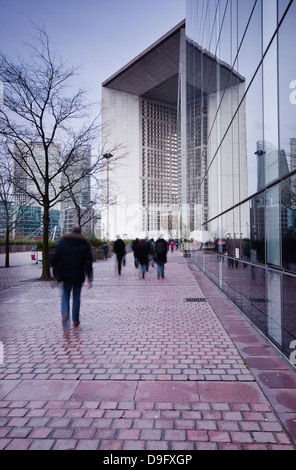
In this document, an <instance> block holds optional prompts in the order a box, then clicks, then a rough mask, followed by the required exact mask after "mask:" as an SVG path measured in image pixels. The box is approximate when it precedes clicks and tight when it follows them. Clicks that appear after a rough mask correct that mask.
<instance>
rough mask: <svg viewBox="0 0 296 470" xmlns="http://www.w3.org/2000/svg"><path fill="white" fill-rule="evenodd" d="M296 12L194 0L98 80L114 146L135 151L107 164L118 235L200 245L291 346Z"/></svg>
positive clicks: (209, 271)
mask: <svg viewBox="0 0 296 470" xmlns="http://www.w3.org/2000/svg"><path fill="white" fill-rule="evenodd" d="M295 17H296V0H294V1H288V0H270V1H268V2H267V1H265V0H250V1H248V2H246V1H245V0H233V1H232V2H226V1H217V0H207V1H206V2H205V1H204V0H186V19H185V20H184V21H183V22H181V23H180V24H179V25H177V26H176V27H175V28H173V29H172V30H171V31H169V32H168V33H167V34H166V35H165V36H163V37H162V38H161V39H159V40H158V41H156V42H155V43H154V44H153V45H152V46H150V47H149V48H148V49H147V50H146V51H144V52H143V53H142V54H140V55H139V56H138V57H136V58H135V59H133V60H132V61H131V62H130V63H129V64H127V65H126V66H124V67H123V68H122V69H120V70H119V71H118V72H116V73H115V74H114V75H113V76H112V77H110V78H109V79H107V80H106V81H105V82H104V83H103V87H102V96H103V123H107V122H108V124H109V126H110V133H109V136H108V140H107V142H104V144H105V146H106V149H107V148H114V144H115V143H116V142H120V143H122V144H125V145H126V148H127V149H128V151H129V155H128V157H127V159H126V161H125V162H124V164H121V165H120V166H119V167H118V168H115V169H114V171H113V172H112V175H110V180H109V185H110V186H109V188H110V191H113V192H114V193H115V194H116V195H117V196H118V205H117V206H114V207H112V208H109V209H110V211H105V214H106V212H108V215H109V220H110V227H108V228H109V229H110V230H109V232H110V234H111V238H115V237H116V235H118V234H119V235H126V236H127V237H129V238H135V237H141V236H145V235H147V236H149V237H152V236H154V237H155V236H158V234H159V233H162V234H164V235H165V236H167V237H169V236H171V235H174V237H178V238H181V239H182V240H183V241H185V240H186V241H189V243H190V242H194V243H192V247H193V246H194V247H197V248H199V249H197V250H195V251H194V250H192V253H191V261H192V262H194V263H195V264H196V265H197V266H198V267H199V268H200V269H201V270H202V271H203V272H204V273H205V274H206V275H207V276H208V277H209V278H210V279H211V280H212V281H213V282H214V283H215V284H216V285H217V286H218V287H219V288H220V289H221V290H222V291H223V292H224V293H225V295H227V296H228V297H229V298H230V299H231V300H232V301H233V302H234V303H235V305H236V306H237V307H238V308H239V309H241V311H242V312H243V313H244V314H245V315H246V316H247V317H248V318H249V319H250V321H251V322H253V323H254V324H255V325H256V326H257V327H258V328H259V329H260V330H261V331H262V332H263V333H264V334H265V335H266V336H267V337H268V338H269V339H270V340H271V341H272V342H273V343H274V344H275V345H276V346H277V347H278V348H279V349H280V350H281V351H283V352H284V354H285V355H286V356H287V357H290V354H291V352H292V351H291V349H290V344H291V342H292V341H293V340H294V339H295V338H296V305H295V300H294V292H295V289H296V196H295V194H296V191H295V190H296V164H295V162H296V158H295V157H296V150H295V149H296V131H295V129H296V122H295V119H296V113H295V109H296V108H295V106H296V99H295V83H296V77H295V66H294V65H293V61H291V60H289V57H292V56H293V54H294V51H293V47H294V43H295V41H293V38H295V34H296V29H295V20H294V19H295ZM295 39H296V38H295ZM104 227H105V228H104ZM102 230H103V232H104V231H105V233H106V231H107V230H106V216H105V215H104V211H103V212H102ZM217 254H218V256H217ZM234 270H235V271H234Z"/></svg>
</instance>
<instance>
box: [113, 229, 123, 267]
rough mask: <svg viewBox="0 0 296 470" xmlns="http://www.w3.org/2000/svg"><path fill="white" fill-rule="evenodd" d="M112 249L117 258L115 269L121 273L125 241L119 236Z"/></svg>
mask: <svg viewBox="0 0 296 470" xmlns="http://www.w3.org/2000/svg"><path fill="white" fill-rule="evenodd" d="M113 251H114V253H115V254H116V258H117V269H118V274H119V275H121V267H122V261H123V259H124V257H125V255H126V247H125V243H124V241H123V240H122V239H121V238H118V239H117V240H116V241H115V242H114V245H113Z"/></svg>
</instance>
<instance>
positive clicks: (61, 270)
mask: <svg viewBox="0 0 296 470" xmlns="http://www.w3.org/2000/svg"><path fill="white" fill-rule="evenodd" d="M168 247H169V245H168V243H167V242H166V241H165V240H164V239H163V238H161V237H160V238H159V239H158V240H156V242H155V241H154V239H151V240H147V239H141V240H139V239H138V238H136V240H134V242H133V243H132V251H133V254H134V264H135V267H136V268H140V273H141V276H142V279H144V278H145V273H146V272H147V271H148V270H149V264H150V263H151V265H152V266H154V263H156V264H157V278H158V279H160V278H164V266H165V264H166V262H167V252H168V249H169V248H168ZM113 251H114V253H115V255H116V259H117V270H118V275H121V269H122V266H123V265H124V264H125V257H126V246H125V243H124V241H123V240H122V239H121V238H118V239H117V240H116V241H115V242H114V245H113ZM106 259H107V254H106ZM92 262H93V259H92V253H91V248H90V245H89V243H88V241H87V240H86V238H85V237H84V236H83V235H82V233H81V227H80V226H79V225H77V226H74V227H73V229H72V232H71V233H68V234H65V235H63V236H62V239H61V240H60V242H59V244H58V247H57V250H56V253H55V255H54V258H53V275H54V278H55V279H56V280H57V281H58V282H62V283H63V284H62V285H63V290H62V298H61V314H62V325H63V329H64V332H65V333H67V331H68V327H69V319H70V297H71V293H72V296H73V304H72V321H73V326H74V327H77V326H79V324H80V320H79V312H80V297H81V288H82V285H83V283H84V281H85V279H86V278H87V281H88V287H89V288H91V287H92V285H93V284H92V283H93V267H92Z"/></svg>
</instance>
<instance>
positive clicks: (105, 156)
mask: <svg viewBox="0 0 296 470" xmlns="http://www.w3.org/2000/svg"><path fill="white" fill-rule="evenodd" d="M103 157H104V158H106V160H107V234H106V235H107V236H106V238H107V242H108V241H109V160H110V158H112V157H113V155H112V154H111V153H105V154H104V155H103Z"/></svg>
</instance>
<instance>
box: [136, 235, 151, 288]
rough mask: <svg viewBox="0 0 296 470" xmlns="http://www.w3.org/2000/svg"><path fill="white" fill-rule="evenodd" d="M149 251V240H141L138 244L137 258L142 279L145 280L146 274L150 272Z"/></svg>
mask: <svg viewBox="0 0 296 470" xmlns="http://www.w3.org/2000/svg"><path fill="white" fill-rule="evenodd" d="M149 251H150V247H149V242H148V241H147V240H141V241H140V242H139V244H138V248H137V256H138V261H139V263H140V267H141V274H142V279H144V278H145V272H146V271H147V270H148V263H149V258H148V256H149Z"/></svg>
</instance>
